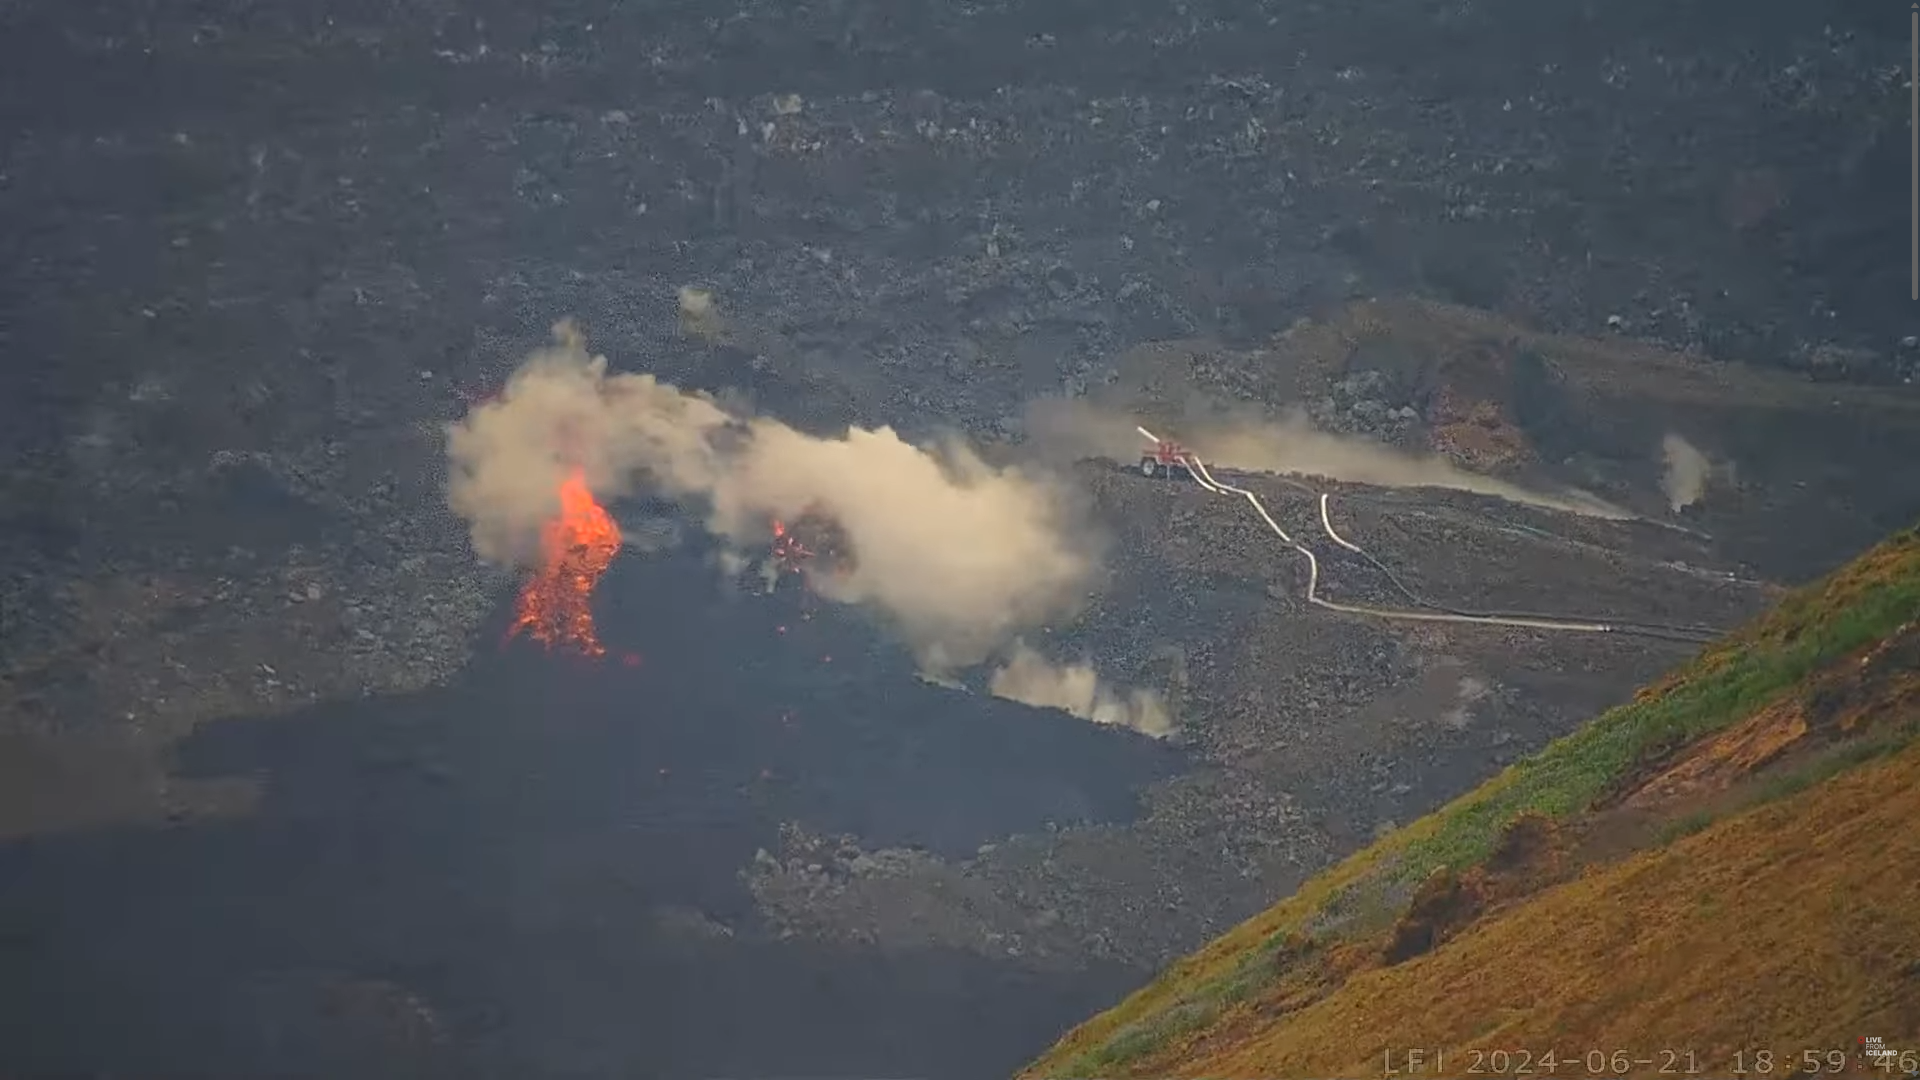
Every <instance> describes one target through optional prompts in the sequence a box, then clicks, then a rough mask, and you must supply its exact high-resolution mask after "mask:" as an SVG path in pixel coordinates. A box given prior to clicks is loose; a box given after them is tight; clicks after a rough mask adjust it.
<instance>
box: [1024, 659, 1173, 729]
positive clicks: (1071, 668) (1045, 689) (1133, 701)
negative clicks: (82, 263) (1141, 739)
mask: <svg viewBox="0 0 1920 1080" xmlns="http://www.w3.org/2000/svg"><path fill="white" fill-rule="evenodd" d="M988 689H989V690H990V691H992V693H993V694H994V696H995V697H1003V698H1006V699H1007V700H1009V701H1018V702H1020V703H1021V704H1023V705H1032V706H1034V707H1036V708H1041V709H1059V710H1061V711H1062V712H1065V713H1068V714H1071V715H1073V716H1077V717H1080V718H1081V719H1082V720H1091V721H1093V722H1094V723H1096V724H1112V725H1114V726H1116V727H1125V728H1132V729H1133V730H1135V731H1138V732H1140V733H1141V734H1143V735H1151V736H1153V737H1154V738H1156V739H1164V738H1166V737H1167V736H1168V735H1171V734H1173V717H1172V715H1171V714H1170V713H1169V711H1168V709H1167V703H1166V700H1165V699H1164V698H1163V697H1162V696H1161V695H1159V694H1157V693H1155V692H1154V691H1152V690H1132V691H1127V692H1121V691H1117V690H1115V689H1113V688H1112V687H1110V686H1108V685H1106V684H1105V683H1103V682H1101V681H1100V677H1099V675H1098V674H1097V673H1096V672H1095V671H1094V670H1093V665H1091V664H1085V663H1082V664H1055V663H1053V662H1052V661H1050V660H1048V659H1047V658H1046V657H1044V656H1042V655H1040V653H1039V652H1037V651H1035V650H1034V649H1033V648H1031V647H1029V646H1028V645H1027V644H1026V643H1025V642H1021V641H1016V642H1014V644H1013V647H1012V649H1011V650H1010V651H1009V653H1008V658H1007V662H1006V664H1005V665H1004V666H1003V667H1001V668H1000V669H999V670H998V671H996V672H994V674H993V681H992V682H991V683H990V684H989V685H988Z"/></svg>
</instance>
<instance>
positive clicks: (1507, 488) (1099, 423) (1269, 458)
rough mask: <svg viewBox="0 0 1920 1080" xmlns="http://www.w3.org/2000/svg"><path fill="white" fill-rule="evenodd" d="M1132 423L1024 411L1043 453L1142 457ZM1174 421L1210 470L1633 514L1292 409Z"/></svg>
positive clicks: (1111, 413)
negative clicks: (1334, 428) (1322, 423)
mask: <svg viewBox="0 0 1920 1080" xmlns="http://www.w3.org/2000/svg"><path fill="white" fill-rule="evenodd" d="M1136 423H1139V421H1138V420H1137V419H1135V418H1134V416H1133V415H1132V414H1130V413H1128V412H1126V411H1125V410H1123V409H1120V408H1116V407H1112V406H1106V405H1099V404H1094V403H1092V402H1089V401H1087V400H1085V399H1068V398H1050V399H1043V400H1040V401H1036V402H1033V403H1031V404H1030V405H1029V406H1028V408H1027V414H1026V430H1027V434H1028V436H1029V439H1030V440H1031V441H1032V442H1033V443H1034V444H1035V445H1037V446H1038V447H1039V448H1040V449H1041V450H1042V451H1043V452H1046V453H1052V454H1063V453H1065V454H1074V455H1077V456H1097V457H1110V458H1116V459H1119V460H1121V461H1129V460H1132V459H1133V458H1134V457H1135V456H1136V455H1137V454H1138V453H1139V452H1140V439H1139V433H1138V432H1136V431H1135V430H1134V425H1135V424H1136ZM1176 423H1177V424H1178V428H1177V434H1178V436H1179V437H1180V440H1181V442H1182V443H1184V444H1185V445H1186V446H1187V447H1188V448H1190V449H1191V450H1193V452H1194V453H1196V454H1198V455H1199V456H1200V460H1202V461H1204V462H1206V463H1207V465H1208V466H1220V467H1224V468H1229V469H1243V470H1246V471H1248V472H1269V473H1290V474H1295V475H1300V476H1319V477H1324V478H1326V479H1329V480H1339V481H1345V482H1349V483H1356V484H1372V485H1374V486H1376V487H1434V488H1450V489H1453V490H1456V491H1471V492H1476V493H1478V494H1481V495H1492V496H1496V497H1498V498H1502V499H1506V500H1507V501H1509V502H1516V503H1524V504H1527V505H1530V506H1540V507H1545V508H1547V509H1551V510H1564V511H1567V512H1570V513H1575V514H1584V515H1586V516H1589V517H1601V518H1612V519H1625V518H1629V517H1632V516H1633V515H1632V514H1631V513H1629V512H1628V511H1626V510H1623V509H1621V508H1619V507H1616V506H1613V505H1612V504H1610V503H1608V502H1606V501H1605V500H1603V499H1600V498H1598V497H1597V496H1593V495H1589V494H1587V493H1586V492H1583V491H1575V490H1566V491H1561V492H1552V493H1549V492H1542V491H1535V490H1532V489H1530V488H1526V487H1522V486H1521V485H1519V484H1515V483H1512V482H1510V481H1506V480H1501V479H1497V478H1495V477H1491V476H1486V475H1483V474H1480V473H1475V472H1469V471H1468V470H1466V469H1463V468H1461V467H1460V466H1458V465H1456V464H1454V463H1453V462H1451V461H1449V460H1447V459H1446V458H1444V457H1441V456H1439V455H1434V454H1429V455H1414V454H1409V453H1406V452H1404V451H1402V450H1398V449H1396V448H1394V447H1391V446H1387V445H1386V444H1384V443H1379V442H1374V441H1372V440H1370V439H1363V438H1358V437H1355V436H1349V435H1335V434H1331V433H1329V432H1325V431H1321V430H1319V429H1318V428H1315V427H1314V426H1313V424H1312V423H1311V422H1310V421H1309V420H1308V419H1307V418H1306V417H1305V416H1304V415H1301V414H1299V413H1297V412H1296V413H1292V414H1289V415H1285V416H1280V417H1274V416H1267V415H1256V414H1253V413H1250V412H1249V411H1247V410H1246V409H1244V408H1241V409H1231V408H1228V409H1222V408H1218V407H1216V408H1212V409H1209V410H1202V409H1199V408H1195V407H1191V406H1190V407H1189V409H1188V415H1187V416H1186V417H1185V418H1183V419H1181V420H1178V421H1176ZM1161 434H1162V435H1168V434H1173V433H1170V432H1161Z"/></svg>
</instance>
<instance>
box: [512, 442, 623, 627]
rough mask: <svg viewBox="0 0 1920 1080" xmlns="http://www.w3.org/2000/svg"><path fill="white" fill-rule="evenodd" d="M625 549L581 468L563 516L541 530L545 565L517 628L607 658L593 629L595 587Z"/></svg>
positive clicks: (565, 491) (525, 596) (567, 489)
mask: <svg viewBox="0 0 1920 1080" xmlns="http://www.w3.org/2000/svg"><path fill="white" fill-rule="evenodd" d="M619 550H620V526H619V525H617V524H615V523H614V520H613V515H612V514H609V513H607V511H606V508H605V507H603V506H601V505H600V504H599V503H598V502H597V501H595V499H594V497H593V492H592V490H590V489H589V488H588V487H587V481H586V478H585V476H584V475H583V474H582V473H581V472H580V471H578V470H575V471H574V472H573V473H572V474H571V475H569V476H568V477H567V478H566V480H565V481H563V482H562V483H561V485H560V513H559V514H558V515H557V516H556V517H554V518H553V519H552V520H551V521H548V522H547V523H546V525H545V526H544V527H542V529H541V531H540V566H539V568H538V569H537V570H535V571H534V573H533V575H532V576H531V577H529V578H527V580H526V583H525V584H524V585H522V586H521V588H520V598H519V601H518V603H517V605H516V607H515V611H514V620H513V626H512V627H511V628H509V629H508V631H507V637H508V638H509V639H512V638H514V637H517V636H519V635H521V634H525V635H526V636H527V637H530V638H532V639H533V640H535V641H537V642H539V643H540V644H541V645H544V646H546V647H547V648H549V649H565V650H568V651H571V652H576V653H579V654H581V655H583V656H592V657H599V656H604V655H606V651H607V650H606V647H605V646H603V645H601V644H600V637H599V635H598V634H596V633H595V632H594V628H593V587H594V586H595V585H596V584H598V583H599V581H600V577H601V575H603V574H605V573H606V572H607V567H608V566H610V565H612V564H613V557H614V555H615V554H617V553H618V552H619Z"/></svg>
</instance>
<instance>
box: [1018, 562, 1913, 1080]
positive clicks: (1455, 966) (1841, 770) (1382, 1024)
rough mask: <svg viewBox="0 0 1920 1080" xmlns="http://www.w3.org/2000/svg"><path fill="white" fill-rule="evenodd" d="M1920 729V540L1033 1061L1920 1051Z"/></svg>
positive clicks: (1642, 697) (1149, 1070)
mask: <svg viewBox="0 0 1920 1080" xmlns="http://www.w3.org/2000/svg"><path fill="white" fill-rule="evenodd" d="M1917 731H1920V529H1912V530H1908V531H1907V532H1904V533H1901V534H1899V535H1897V536H1895V537H1893V538H1892V539H1889V540H1887V541H1886V542H1884V543H1882V544H1881V545H1879V546H1878V547H1876V548H1874V549H1873V550H1872V551H1869V552H1868V553H1866V554H1865V555H1863V556H1861V557H1860V558H1859V559H1857V560H1855V561H1854V562H1852V563H1850V564H1848V565H1847V566H1845V567H1843V568H1841V569H1840V570H1839V571H1837V572H1835V573H1834V574H1832V575H1830V576H1829V577H1827V578H1826V579H1824V580H1822V581H1820V582H1817V583H1815V584H1813V585H1811V586H1808V587H1807V588H1804V589H1802V590H1800V591H1798V592H1796V593H1795V594H1793V595H1792V596H1791V597H1789V598H1788V599H1787V600H1786V601H1785V602H1783V603H1782V604H1781V605H1780V606H1779V607H1778V608H1776V609H1774V610H1773V611H1772V612H1770V613H1768V614H1767V615H1766V616H1764V617H1762V618H1761V619H1759V620H1757V621H1756V622H1754V623H1753V624H1752V625H1750V626H1748V627H1746V628H1745V629H1743V630H1742V631H1740V632H1738V633H1736V634H1734V635H1733V636H1731V637H1730V638H1728V639H1726V640H1725V641H1723V642H1721V643H1720V644H1718V645H1715V646H1713V647H1711V648H1709V649H1707V650H1706V651H1705V652H1703V653H1702V654H1701V655H1700V656H1699V657H1698V658H1697V659H1696V660H1695V661H1694V662H1693V663H1691V664H1689V665H1688V666H1686V667H1685V668H1683V669H1681V670H1679V671H1677V672H1675V673H1673V674H1672V675H1670V676H1668V677H1667V678H1665V679H1663V680H1661V681H1660V682H1659V683H1657V684H1655V685H1653V686H1650V687H1648V688H1646V689H1645V690H1642V691H1641V692H1640V693H1639V694H1638V695H1636V696H1635V698H1634V700H1633V701H1631V702H1629V703H1627V704H1625V705H1622V706H1620V707H1618V708H1615V709H1613V710H1611V711H1609V712H1607V713H1605V714H1603V715H1601V716H1599V717H1598V718H1596V719H1595V720H1593V721H1592V722H1590V723H1589V724H1587V725H1586V726H1585V727H1584V728H1582V729H1581V730H1579V731H1577V732H1575V733H1573V734H1571V735H1569V736H1567V737H1565V738H1563V739H1560V740H1558V741H1556V742H1554V743H1553V744H1551V745H1549V746H1548V747H1546V748H1545V749H1543V750H1542V751H1541V752H1540V753H1538V754H1537V755H1535V756H1533V757H1532V758H1529V759H1527V760H1525V761H1522V762H1519V763H1517V764H1515V765H1514V766H1512V767H1511V768H1508V769H1507V770H1505V771H1504V772H1502V773H1501V774H1500V775H1498V776H1496V777H1494V778H1493V779H1492V780H1490V781H1488V782H1487V783H1486V784H1484V785H1482V786H1481V787H1479V788H1478V789H1476V790H1475V791H1473V792H1470V793H1469V794H1467V795H1465V796H1462V797H1461V798H1459V799H1457V800H1455V801H1454V802H1453V803H1451V804H1449V805H1447V806H1445V807H1443V808H1441V809H1440V810H1439V811H1437V812H1435V813H1433V814H1431V815H1429V816H1427V817H1425V818H1422V819H1421V820H1419V821H1416V822H1414V823H1412V824H1410V825H1408V826H1406V827H1405V828H1403V829H1400V830H1398V831H1396V832H1394V833H1391V834H1389V835H1387V836H1386V837H1384V838H1382V839H1381V840H1379V841H1378V842H1376V843H1374V844H1373V845H1372V846H1370V847H1368V848H1366V849H1364V850H1362V851H1360V852H1359V853H1357V854H1355V855H1354V856H1353V857H1351V858H1349V859H1347V860H1346V861H1345V862H1343V863H1340V864H1339V865H1337V866H1335V867H1333V868H1332V869H1330V870H1328V871H1326V872H1325V873H1323V874H1321V875H1319V876H1318V877H1316V878H1315V879H1313V880H1312V881H1310V882H1308V883H1307V884H1306V885H1305V886H1304V887H1302V888H1301V890H1300V891H1299V892H1298V893H1296V894H1295V895H1293V896H1292V897H1289V898H1288V899H1286V900H1284V901H1282V902H1281V903H1279V904H1277V905H1275V906H1274V907H1272V908H1271V909H1269V910H1268V911H1266V912H1264V913H1262V914H1261V915H1258V916H1256V917H1254V918H1253V919H1251V920H1249V921H1247V922H1246V923H1244V924H1242V925H1241V926H1239V927H1238V928H1236V929H1234V930H1232V931H1230V932H1229V933H1227V934H1226V935H1224V936H1223V937H1221V938H1219V939H1218V940H1216V941H1215V942H1213V943H1212V944H1211V945H1209V946H1207V947H1206V948H1204V949H1203V950H1201V951H1200V952H1199V953H1196V954H1195V955H1193V956H1191V957H1188V958H1187V959H1185V960H1182V961H1180V962H1179V963H1177V964H1175V965H1174V966H1173V967H1172V968H1170V969H1169V970H1168V971H1167V972H1165V973H1164V974H1163V975H1162V976H1161V977H1160V978H1159V979H1157V980H1156V981H1154V982H1153V983H1152V984H1150V985H1148V986H1147V987H1145V988H1144V989H1142V990H1140V991H1139V992H1138V993H1136V994H1134V995H1133V996H1132V997H1130V998H1128V999H1127V1000H1125V1001H1123V1002H1121V1003H1120V1004H1119V1005H1118V1006H1117V1007H1115V1008H1114V1009H1112V1010H1110V1011H1108V1012H1107V1013H1104V1014H1102V1015H1100V1016H1098V1017H1095V1018H1094V1019H1092V1020H1090V1021H1088V1022H1087V1023H1086V1024H1084V1025H1082V1026H1081V1027H1079V1028H1077V1029H1075V1030H1074V1031H1072V1032H1070V1033H1069V1034H1068V1035H1067V1036H1066V1037H1065V1038H1064V1039H1062V1040H1061V1041H1060V1043H1059V1044H1058V1045H1056V1046H1055V1047H1054V1048H1053V1049H1052V1050H1051V1051H1050V1052H1049V1053H1048V1054H1047V1055H1046V1056H1045V1057H1043V1058H1042V1059H1041V1060H1039V1061H1038V1062H1036V1063H1034V1064H1033V1065H1032V1066H1030V1067H1029V1068H1028V1069H1027V1070H1026V1072H1025V1073H1024V1074H1023V1076H1025V1077H1031V1078H1068V1077H1073V1078H1087V1077H1096V1076H1098V1077H1123V1076H1139V1077H1147V1076H1152V1077H1163V1076H1194V1077H1199V1076H1232V1077H1244V1076H1272V1077H1282V1076H1304V1075H1320V1076H1351V1075H1374V1074H1378V1073H1380V1072H1381V1071H1383V1066H1384V1065H1385V1064H1386V1058H1384V1057H1383V1054H1384V1053H1386V1052H1387V1051H1389V1050H1395V1051H1397V1050H1400V1049H1404V1048H1407V1047H1414V1046H1419V1047H1423V1048H1426V1049H1427V1050H1428V1051H1429V1052H1430V1053H1431V1052H1432V1051H1435V1050H1445V1051H1447V1053H1448V1055H1449V1061H1450V1064H1449V1066H1448V1071H1450V1072H1454V1073H1465V1072H1466V1071H1467V1067H1468V1064H1469V1053H1470V1052H1471V1051H1475V1050H1482V1051H1484V1050H1488V1049H1493V1048H1504V1049H1508V1050H1515V1049H1520V1048H1530V1049H1531V1050H1532V1051H1533V1052H1534V1053H1535V1054H1541V1053H1544V1052H1545V1051H1546V1050H1548V1049H1550V1048H1552V1049H1557V1051H1558V1053H1559V1055H1560V1056H1561V1057H1562V1058H1563V1059H1564V1058H1565V1057H1566V1056H1567V1055H1569V1054H1577V1055H1582V1056H1584V1055H1585V1054H1586V1052H1587V1051H1588V1050H1589V1049H1591V1048H1601V1049H1603V1050H1605V1051H1607V1052H1609V1053H1611V1051H1613V1050H1627V1051H1631V1052H1632V1053H1631V1056H1633V1057H1638V1058H1645V1057H1647V1056H1648V1055H1654V1059H1653V1060H1652V1061H1651V1062H1649V1063H1646V1064H1635V1065H1633V1066H1632V1067H1629V1068H1626V1069H1622V1068H1619V1065H1620V1064H1625V1062H1610V1063H1608V1067H1607V1068H1606V1069H1605V1070H1604V1071H1605V1072H1606V1073H1608V1074H1609V1075H1617V1074H1620V1073H1623V1072H1624V1073H1644V1074H1648V1075H1653V1074H1657V1073H1659V1072H1660V1066H1661V1065H1662V1064H1663V1062H1662V1061H1661V1060H1659V1057H1658V1053H1657V1052H1658V1051H1660V1050H1661V1049H1663V1048H1673V1049H1676V1050H1679V1051H1686V1050H1692V1051H1693V1052H1694V1053H1695V1054H1696V1055H1697V1061H1698V1064H1699V1066H1700V1069H1701V1070H1703V1071H1704V1073H1716V1072H1717V1073H1727V1072H1729V1071H1730V1070H1731V1069H1732V1068H1733V1067H1734V1066H1735V1065H1736V1064H1737V1063H1736V1062H1735V1061H1734V1060H1733V1057H1732V1055H1733V1054H1734V1053H1735V1052H1736V1051H1741V1050H1746V1051H1748V1053H1749V1057H1750V1056H1751V1053H1752V1052H1753V1051H1757V1050H1758V1049H1760V1048H1770V1049H1771V1050H1772V1051H1773V1052H1774V1053H1775V1054H1776V1055H1779V1056H1781V1058H1782V1059H1783V1060H1784V1059H1785V1058H1788V1057H1790V1058H1791V1059H1792V1060H1793V1062H1794V1063H1795V1064H1800V1063H1801V1062H1800V1055H1801V1053H1802V1052H1803V1051H1804V1050H1808V1049H1813V1050H1826V1049H1829V1048H1844V1049H1851V1048H1853V1047H1855V1046H1856V1045H1857V1039H1858V1038H1859V1037H1860V1036H1862V1035H1872V1034H1879V1035H1882V1036H1884V1037H1886V1038H1887V1041H1888V1043H1889V1045H1898V1044H1899V1039H1900V1038H1902V1037H1905V1038H1907V1040H1908V1041H1907V1043H1906V1045H1908V1046H1912V1045H1914V1044H1915V1043H1916V1042H1920V894H1917V893H1915V891H1914V885H1913V883H1914V881H1915V880H1920V879H1916V877H1915V874H1914V871H1913V868H1914V867H1916V866H1920V745H1915V743H1914V738H1913V737H1914V735H1915V734H1916V732H1917ZM1852 1064H1857V1062H1855V1063H1852ZM1681 1067H1684V1063H1682V1065H1681ZM1746 1067H1747V1068H1748V1070H1749V1071H1753V1072H1755V1073H1756V1075H1759V1072H1758V1070H1756V1068H1755V1065H1754V1064H1753V1063H1752V1062H1751V1061H1749V1062H1748V1063H1747V1065H1746ZM1569 1068H1571V1073H1569V1074H1579V1075H1586V1074H1587V1073H1586V1071H1585V1070H1586V1064H1585V1063H1584V1062H1582V1063H1580V1064H1578V1065H1577V1066H1571V1067H1570V1066H1567V1065H1565V1064H1562V1065H1561V1066H1560V1067H1559V1069H1558V1071H1560V1072H1563V1073H1564V1072H1568V1070H1569ZM1536 1071H1539V1072H1546V1071H1547V1070H1545V1069H1538V1068H1536ZM1774 1072H1775V1073H1776V1074H1777V1075H1782V1076H1784V1075H1789V1074H1790V1073H1791V1068H1790V1067H1789V1066H1786V1065H1782V1066H1780V1067H1778V1068H1777V1069H1775V1070H1774Z"/></svg>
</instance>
